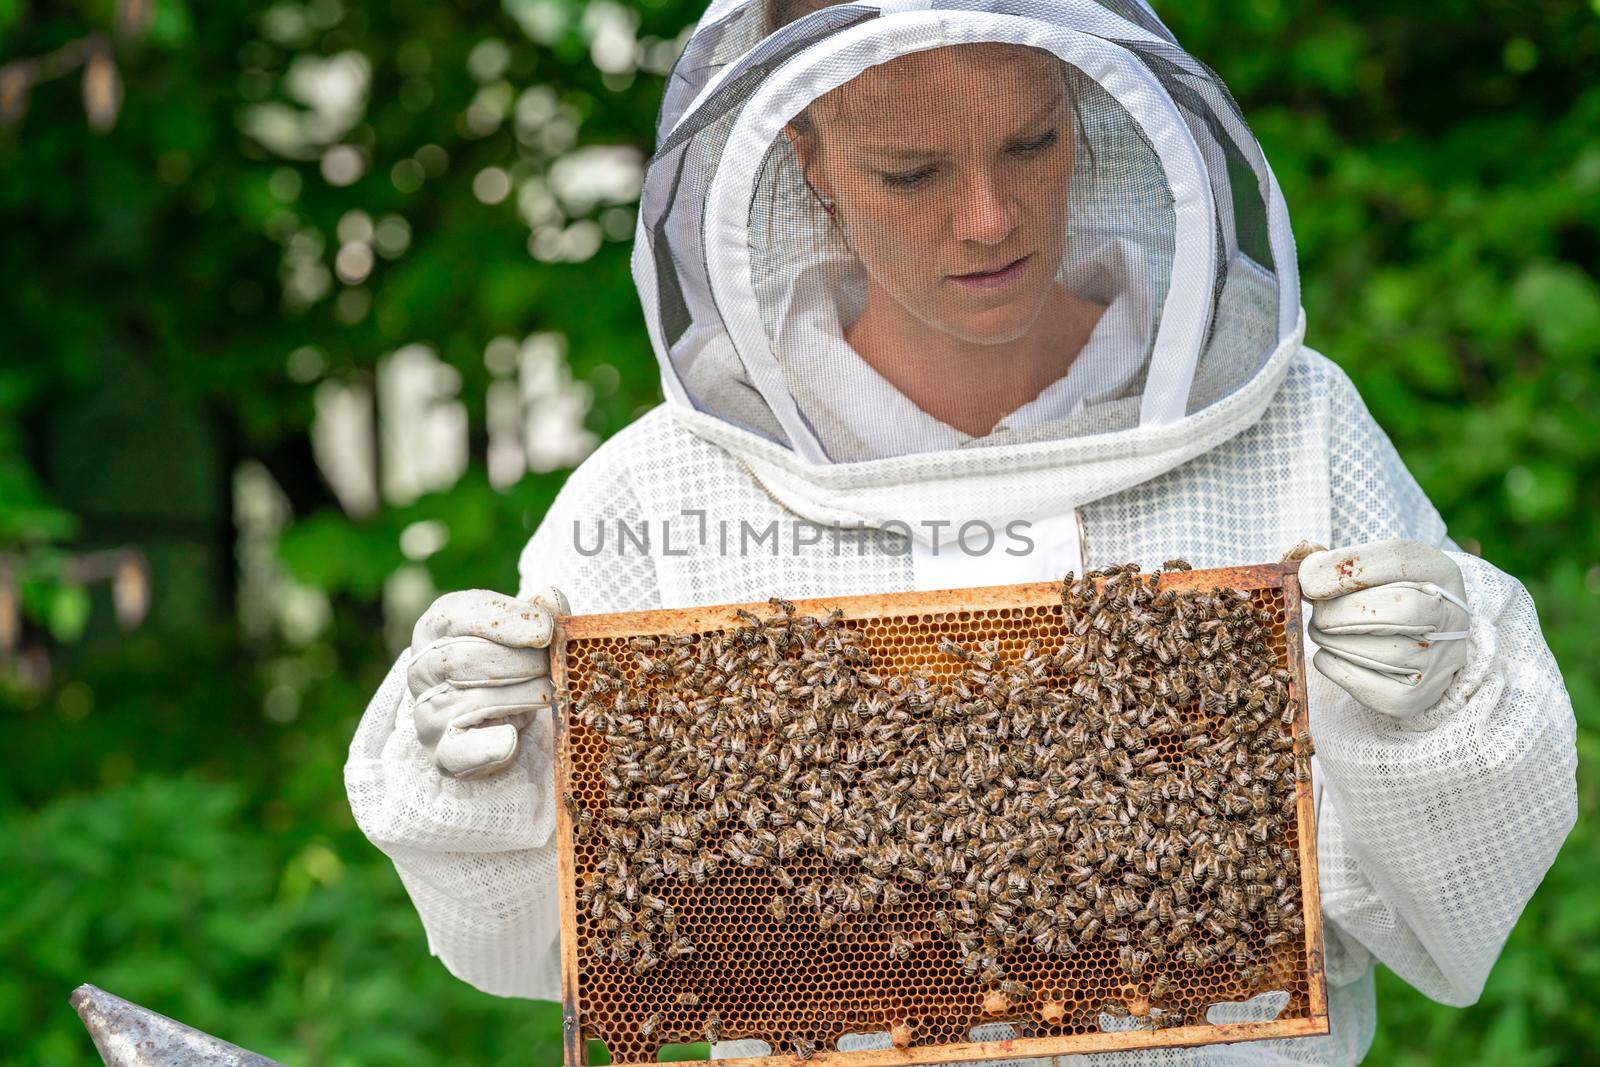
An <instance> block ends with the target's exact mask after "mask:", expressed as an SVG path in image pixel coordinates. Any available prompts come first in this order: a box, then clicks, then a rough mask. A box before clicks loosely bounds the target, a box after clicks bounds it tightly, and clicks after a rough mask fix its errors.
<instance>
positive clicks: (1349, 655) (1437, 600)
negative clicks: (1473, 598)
mask: <svg viewBox="0 0 1600 1067" xmlns="http://www.w3.org/2000/svg"><path fill="white" fill-rule="evenodd" d="M1300 591H1301V593H1302V594H1304V596H1305V598H1306V599H1307V600H1309V601H1311V602H1312V603H1311V639H1312V640H1313V641H1315V642H1316V644H1317V648H1318V652H1317V654H1316V657H1315V659H1314V660H1313V662H1314V663H1315V664H1316V668H1317V670H1319V671H1321V672H1322V673H1323V674H1324V675H1326V676H1327V677H1328V678H1329V679H1331V680H1332V681H1333V682H1334V683H1335V684H1337V685H1339V686H1340V687H1341V688H1343V689H1344V690H1345V691H1346V692H1347V693H1349V694H1350V695H1351V696H1353V697H1355V698H1356V700H1357V701H1358V702H1359V703H1361V704H1362V705H1364V706H1365V707H1368V708H1371V709H1372V710H1374V711H1381V712H1383V713H1384V714H1386V715H1392V716H1394V717H1395V718H1397V719H1409V718H1411V717H1412V716H1413V715H1416V714H1417V713H1419V712H1422V711H1425V710H1427V709H1428V708H1431V707H1432V706H1433V705H1434V704H1435V703H1437V702H1438V700H1439V697H1440V695H1441V694H1442V693H1443V692H1444V691H1445V689H1446V687H1448V686H1449V684H1450V682H1451V681H1452V680H1453V679H1454V678H1455V676H1456V673H1457V672H1458V671H1460V670H1461V668H1462V666H1463V665H1464V664H1465V663H1466V662H1467V659H1468V657H1469V656H1470V655H1471V653H1472V648H1471V644H1472V643H1471V641H1470V640H1469V639H1468V631H1469V629H1470V627H1471V622H1472V618H1471V615H1470V614H1469V611H1468V608H1467V598H1466V586H1465V584H1464V583H1463V582H1462V579H1461V568H1459V567H1457V566H1456V565H1455V562H1454V561H1453V560H1451V559H1450V557H1449V556H1446V555H1445V554H1444V553H1443V552H1441V551H1439V550H1438V549H1437V548H1434V547H1433V546H1432V545H1429V544H1424V543H1423V542H1421V541H1373V542H1371V543H1369V544H1364V545H1356V546H1354V547H1352V548H1338V549H1333V550H1331V551H1324V552H1315V553H1313V554H1311V555H1309V556H1307V557H1306V558H1305V559H1304V560H1303V561H1302V562H1301V564H1300Z"/></svg>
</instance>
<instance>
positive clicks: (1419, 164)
mask: <svg viewBox="0 0 1600 1067" xmlns="http://www.w3.org/2000/svg"><path fill="white" fill-rule="evenodd" d="M1158 8H1159V10H1160V11H1161V13H1162V15H1163V16H1164V17H1165V18H1166V19H1167V21H1168V22H1169V24H1170V25H1171V26H1172V28H1173V29H1174V30H1175V31H1176V32H1177V34H1178V36H1179V38H1180V39H1181V40H1183V41H1184V42H1185V43H1186V44H1187V46H1188V47H1189V48H1190V49H1191V50H1192V51H1193V52H1195V53H1196V54H1198V55H1199V56H1201V57H1202V58H1205V59H1206V60H1207V61H1208V62H1210V63H1211V64H1212V65H1213V66H1214V67H1216V68H1217V69H1218V70H1219V71H1220V72H1221V74H1222V75H1223V77H1224V78H1225V79H1226V80H1227V82H1228V83H1229V84H1230V86H1231V87H1232V88H1233V90H1234V92H1235V94H1236V95H1237V96H1238V98H1239V99H1240V101H1241V103H1242V105H1243V107H1244V109H1245V112H1246V114H1247V115H1248V116H1249V118H1250V120H1251V121H1252V123H1253V124H1254V126H1255V129H1256V130H1257V133H1258V135H1259V136H1260V138H1261V140H1262V141H1263V143H1264V144H1265V146H1266V149H1267V153H1268V156H1269V158H1270V159H1271V160H1272V161H1273V164H1274V166H1275V168H1276V170H1277V173H1278V176H1279V178H1280V179H1281V182H1282V185H1283V189H1284V192H1285V194H1286V196H1287V198H1288V202H1289V205H1290V211H1291V214H1292V217H1293V219H1294V226H1295V232H1296V235H1297V238H1298V242H1299V252H1300V263H1301V270H1302V274H1303V276H1304V279H1305V303H1306V307H1307V311H1308V316H1309V323H1310V327H1309V338H1308V339H1309V342H1310V343H1311V344H1312V345H1314V346H1315V347H1316V348H1318V349H1320V350H1322V351H1324V352H1326V353H1327V354H1329V355H1330V356H1332V358H1334V359H1335V360H1337V361H1338V362H1339V363H1340V364H1341V365H1343V366H1344V367H1345V368H1347V369H1348V370H1349V372H1350V373H1351V374H1352V375H1353V377H1354V378H1355V380H1356V382H1357V383H1358V384H1359V386H1360V388H1361V390H1362V393H1363V394H1364V395H1365V397H1366V400H1367V403H1368V404H1369V405H1370V407H1371V409H1372V411H1373V412H1374V414H1375V415H1376V417H1377V419H1378V421H1379V422H1380V423H1381V424H1382V425H1383V426H1384V428H1385V429H1386V430H1387V431H1388V432H1389V433H1390V435H1391V436H1392V437H1393V438H1394V440H1395V442H1396V443H1397V445H1398V446H1399V448H1400V451H1401V452H1402V454H1403V455H1404V456H1405V459H1406V461H1407V463H1408V464H1409V465H1410V467H1411V469H1412V470H1413V471H1414V472H1415V474H1416V475H1417V477H1418V478H1419V479H1420V481H1421V482H1422V484H1423V485H1424V487H1425V488H1426V489H1427V491H1428V492H1429V493H1430V494H1431V496H1432V498H1433V500H1434V501H1435V502H1436V503H1437V505H1438V507H1439V508H1440V510H1441V511H1442V512H1443V514H1444V515H1445V517H1446V518H1447V520H1448V521H1449V524H1450V527H1451V531H1452V533H1453V534H1454V536H1455V537H1456V539H1457V540H1458V541H1459V542H1461V543H1462V544H1463V545H1464V546H1467V547H1469V548H1470V550H1472V551H1474V552H1481V553H1482V554H1483V555H1484V556H1486V557H1488V558H1489V559H1491V560H1493V561H1494V562H1495V563H1497V564H1498V565H1499V566H1501V567H1503V568H1504V569H1506V570H1509V571H1511V572H1512V573H1514V574H1516V575H1518V576H1520V577H1521V578H1522V579H1523V580H1524V581H1525V582H1526V583H1527V584H1528V586H1529V587H1530V589H1531V590H1532V592H1533V595H1534V597H1535V600H1536V601H1537V603H1538V605H1539V608H1540V614H1541V618H1542V620H1543V623H1544V627H1545V633H1546V635H1547V637H1548V638H1549V641H1550V644H1551V646H1552V647H1553V648H1554V649H1555V653H1556V656H1557V658H1558V660H1559V661H1560V663H1561V665H1562V667H1563V670H1564V672H1565V675H1566V680H1567V685H1568V687H1569V689H1570V690H1571V693H1572V696H1573V701H1574V704H1575V705H1576V708H1577V715H1578V721H1579V727H1580V733H1579V745H1580V748H1581V753H1582V756H1583V757H1584V761H1583V765H1582V769H1581V771H1580V787H1581V804H1582V817H1581V819H1580V822H1579V825H1578V828H1577V830H1576V831H1575V832H1574V834H1573V836H1572V838H1571V839H1570V840H1569V841H1568V842H1567V845H1566V848H1565V850H1564V851H1563V852H1562V854H1561V857H1560V859H1559V861H1558V862H1557V864H1556V867H1555V869H1554V870H1553V871H1552V873H1551V874H1550V876H1549V878H1548V879H1547V880H1546V882H1545V884H1544V886H1543V888H1542V889H1541V890H1540V892H1539V894H1538V895H1537V896H1536V897H1535V898H1534V901H1533V903H1532V905H1531V906H1530V907H1529V908H1528V910H1527V912H1526V913H1525V914H1524V915H1523V917H1522V920H1521V922H1520V923H1519V924H1518V926H1517V929H1516V931H1515V933H1514V935H1513V936H1512V938H1511V942H1510V944H1509V945H1508V946H1507V948H1506V950H1505V953H1504V956H1503V957H1502V959H1501V960H1500V963H1499V965H1498V967H1497V968H1496V970H1495V972H1494V974H1493V976H1492V978H1491V979H1490V981H1489V985H1488V988H1487V990H1486V991H1485V993H1484V995H1483V998H1482V999H1481V1001H1480V1002H1479V1003H1477V1004H1475V1005H1473V1006H1472V1007H1470V1008H1466V1009H1453V1008H1445V1007H1442V1006H1439V1005H1436V1004H1432V1003H1430V1002H1428V1001H1426V1000H1424V999H1423V998H1422V997H1420V996H1419V995H1418V994H1416V993H1415V992H1413V991H1412V990H1410V989H1409V988H1408V987H1406V986H1405V985H1404V984H1403V983H1401V982H1400V981H1398V980H1397V979H1395V978H1394V977H1393V976H1392V975H1389V974H1387V973H1384V974H1383V975H1381V979H1380V985H1379V1000H1380V1025H1379V1033H1378V1039H1377V1044H1376V1046H1375V1047H1374V1050H1373V1053H1372V1057H1371V1062H1374V1063H1384V1064H1390V1063H1393V1064H1452V1065H1455V1064H1472V1063H1482V1064H1495V1065H1542V1064H1568V1063H1576V1062H1583V1061H1588V1062H1593V1056H1594V1054H1595V1053H1594V1048H1595V1044H1596V1039H1597V1037H1600V1018H1597V1009H1600V997H1597V996H1596V994H1595V989H1596V987H1597V985H1600V893H1597V892H1596V885H1597V884H1600V855H1597V852H1596V826H1595V816H1596V812H1597V803H1596V799H1597V798H1596V779H1595V777H1594V774H1593V771H1592V768H1593V767H1594V766H1595V761H1594V759H1593V757H1594V755H1595V751H1596V746H1597V741H1600V738H1597V733H1596V730H1597V726H1600V631H1597V628H1596V625H1595V619H1596V618H1597V608H1600V507H1597V504H1600V433H1597V427H1600V282H1597V275H1600V0H1584V2H1572V0H1517V2H1514V3H1513V2H1509V0H1473V2H1468V0H1432V2H1430V3H1428V4H1394V3H1391V2H1378V0H1340V2H1328V0H1231V2H1221V0H1186V2H1184V3H1181V4H1180V3H1178V2H1176V0H1168V2H1162V3H1160V4H1158ZM700 10H701V7H700V5H699V4H698V3H690V2H684V0H630V2H628V3H620V2H617V0H589V2H584V0H500V2H494V0H388V2H386V3H382V4H377V3H371V4H356V3H350V2H348V0H310V2H306V3H301V2H298V0H282V2H278V3H273V4H263V3H257V2H249V0H208V2H206V3H203V4H202V3H199V2H196V0H92V2H78V3H70V2H69V3H50V2H45V0H0V731H3V733H0V737H3V751H4V753H5V757H4V766H5V769H4V772H3V773H0V960H3V961H4V963H3V964H0V1059H4V1061H5V1062H7V1063H21V1064H51V1065H73V1064H91V1063H98V1060H97V1059H96V1058H95V1056H94V1053H93V1050H92V1048H91V1047H90V1044H89V1042H88V1040H87V1038H86V1037H85V1035H84V1033H83V1031H82V1029H81V1028H80V1026H79V1024H78V1022H77V1019H76V1017H75V1016H74V1015H73V1014H72V1012H71V1010H70V1009H69V1007H68V1005H67V994H68V993H69V991H70V990H71V989H72V988H73V987H74V986H76V985H77V984H79V983H80V982H85V981H92V982H94V983H97V984H99V985H101V986H104V987H106V988H108V989H110V990H112V991H113V992H116V993H118V994H120V995H122V996H125V997H128V998H130V999H132V1000H135V1001H138V1002H140V1003H143V1004H145V1005H148V1006H150V1007H152V1008H155V1009H157V1010H160V1011H162V1012H165V1013H167V1014H169V1015H172V1016H175V1017H177V1018H179V1019H182V1020H184V1021H186V1022H189V1023H191V1024H193V1025H195V1026H198V1027H200V1028H202V1029H205V1030H208V1031H210V1032H212V1033H215V1034H218V1035H219V1036H222V1037H225V1038H227V1039H229V1040H231V1041H234V1042H237V1043H239V1044H242V1045H244V1046H246V1047H248V1048H251V1049H254V1050H257V1051H259V1052H261V1053H263V1054H266V1055H269V1056H271V1057H274V1058H276V1059H280V1060H283V1061H286V1062H291V1063H295V1064H307V1065H330V1067H331V1065H340V1067H343V1065H373V1064H408V1065H417V1067H427V1065H435V1064H440V1065H442V1064H450V1065H454V1067H464V1065H491V1064H492V1065H508V1067H509V1065H524V1064H532V1065H542V1064H554V1063H557V1062H558V1038H559V1033H558V1024H557V1015H556V1011H555V1006H554V1005H553V1004H550V1003H541V1002H532V1001H517V1000H507V999H500V998H495V997H491V996H488V995H486V994H482V993H479V992H477V991H476V990H474V989H472V988H471V987H469V986H467V985H465V984H464V983H461V982H459V981H457V980H455V979H454V978H452V977H451V976H450V975H449V974H448V973H447V972H446V971H445V969H444V968H443V966H442V965H441V964H440V963H439V962H438V961H437V960H435V959H433V958H431V957H430V956H429V955H428V952H427V947H426V941H425V939H424V935H423V932H422V929H421V926H420V924H419V921H418V919H417V917H416V914H415V912H414V911H413V910H412V908H411V905H410V903H409V902H408V900H407V898H406V896H405V894H404V891H403V890H402V888H401V886H400V883H399V881H398V879H397V878H396V876H395V874H394V872H393V869H392V868H391V866H390V865H389V862H388V860H387V859H385V858H384V857H383V855H382V854H380V853H379V852H378V851H377V850H376V849H374V848H373V847H372V846H371V845H369V844H368V843H367V842H366V840H365V839H364V838H363V837H362V836H361V834H360V833H359V831H358V830H357V829H356V828H355V826H354V824H353V822H352V820H351V817H350V813H349V809H348V807H347V806H346V802H345V795H344V791H343V785H342V780H341V766H342V763H343V760H344V757H345V752H346V748H347V746H348V743H349V739H350V736H351V734H352V732H353V729H354V726H355V723H356V720H357V717H358V716H359V714H360V712H361V710H362V708H363V707H364V705H365V703H366V700H367V698H368V696H369V694H370V693H371V692H372V691H373V690H374V688H375V687H376V685H377V682H378V680H379V678H380V677H381V675H382V673H383V671H384V670H385V668H386V667H387V665H388V663H389V662H390V661H391V657H392V655H393V654H394V652H395V650H396V648H397V647H398V644H399V642H401V641H403V640H404V638H405V636H406V634H407V632H408V629H409V626H410V623H411V621H412V619H414V618H415V616H416V615H417V614H418V613H419V612H420V611H421V609H422V608H423V606H425V605H426V604H427V603H428V602H429V601H430V600H431V599H432V597H433V596H434V595H435V593H436V592H438V591H444V590H450V589H456V588H461V587H471V586H484V587H493V588H500V589H505V590H511V589H513V588H514V586H515V569H514V564H515V558H516V553H517V552H518V550H519V548H520V547H521V545H522V544H523V542H524V540H525V539H526V537H527V536H528V534H529V532H530V531H531V530H532V529H533V528H534V527H535V525H536V524H537V523H538V522H539V520H540V517H541V515H542V514H543V511H544V509H545V507H546V506H547V504H548V502H549V501H550V500H551V498H552V497H553V495H554V493H555V492H556V490H557V489H558V488H559V486H560V485H561V482H562V479H563V478H564V476H565V474H566V472H567V471H568V470H570V469H571V467H572V466H573V465H575V464H576V463H578V462H579V461H581V459H582V457H583V456H584V455H585V454H586V453H587V452H588V451H589V450H590V449H592V447H593V446H594V444H595V443H597V442H598V441H599V440H601V439H603V438H604V437H605V436H606V435H608V434H610V433H612V432H614V431H616V430H617V429H618V428H619V427H621V426H623V425H625V424H627V423H628V422H629V421H630V420H632V419H633V418H634V417H636V416H637V415H638V414H639V413H640V412H641V411H643V410H645V409H646V408H648V407H649V406H650V405H652V404H654V403H656V402H657V401H658V400H659V392H658V388H659V386H658V379H657V376H656V371H655V365H654V361H653V358H652V356H651V353H650V349H649V345H648V342H647V340H646V336H645V331H644V328H643V322H642V319H641V317H640V315H639V312H638V304H637V300H636V296H635V293H634V290H633V287H632V284H631V281H630V278H629V274H628V269H627V257H628V251H629V246H630V243H631V239H632V227H633V217H634V200H635V197H636V195H637V189H638V181H639V171H640V166H641V164H642V161H643V160H644V158H645V157H646V156H647V154H648V152H649V150H650V147H651V140H652V128H653V122H654V117H655V113H656V108H657V106H658V102H659V99H660V93H661V87H662V77H663V74H664V73H665V71H666V70H667V69H668V68H669V66H670V64H671V62H672V59H673V58H674V57H675V55H676V53H677V50H678V48H679V47H680V46H681V44H682V41H683V38H684V33H685V30H686V28H687V27H688V26H689V25H691V24H692V22H693V20H694V18H696V17H697V16H698V14H699V13H700Z"/></svg>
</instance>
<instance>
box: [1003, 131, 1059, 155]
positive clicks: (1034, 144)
mask: <svg viewBox="0 0 1600 1067" xmlns="http://www.w3.org/2000/svg"><path fill="white" fill-rule="evenodd" d="M1055 143H1056V131H1055V130H1050V131H1049V132H1047V133H1045V134H1042V135H1040V136H1038V137H1035V138H1034V139H1033V140H1031V141H1023V142H1022V143H1021V144H1014V145H1012V146H1011V150H1012V151H1013V152H1022V153H1029V152H1040V151H1043V150H1044V149H1046V148H1049V147H1050V146H1051V145H1053V144H1055Z"/></svg>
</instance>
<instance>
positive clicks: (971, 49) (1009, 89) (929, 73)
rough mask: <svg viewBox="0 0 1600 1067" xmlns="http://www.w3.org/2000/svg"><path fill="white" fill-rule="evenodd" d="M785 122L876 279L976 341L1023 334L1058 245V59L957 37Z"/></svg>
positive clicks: (911, 307)
mask: <svg viewBox="0 0 1600 1067" xmlns="http://www.w3.org/2000/svg"><path fill="white" fill-rule="evenodd" d="M808 114H809V116H810V118H811V129H809V130H807V131H805V132H801V131H799V130H797V129H795V128H794V127H792V126H791V127H790V128H789V129H788V132H789V135H790V138H791V141H792V143H793V144H794V146H795V149H796V151H797V153H798V154H799V156H800V159H801V161H802V163H803V164H804V166H805V169H806V176H807V179H808V180H809V181H810V182H811V184H812V186H813V187H815V188H816V190H817V191H818V192H819V193H821V194H822V195H823V196H826V197H829V198H831V199H832V200H833V201H834V205H835V206H834V217H835V218H836V219H837V220H838V221H839V223H840V224H841V226H842V227H843V228H844V232H845V234H846V236H847V237H848V239H849V242H850V246H851V248H852V249H853V250H854V251H855V253H856V255H857V256H858V257H859V258H860V259H861V262H862V264H863V266H864V267H865V268H866V270H867V273H868V274H869V275H870V276H871V278H872V280H873V282H874V283H875V284H876V285H877V286H878V287H879V288H881V289H882V290H884V291H885V293H886V294H887V295H888V296H890V297H892V298H893V300H894V301H895V302H896V303H897V304H899V305H900V306H901V307H902V308H904V309H905V311H907V312H908V313H910V314H911V315H913V316H914V317H915V318H917V319H918V320H920V321H922V322H923V323H925V324H927V325H929V326H933V327H936V328H938V329H940V330H943V331H945V332H947V333H950V334H953V335H955V336H957V337H960V338H962V339H964V340H968V341H971V342H975V343H979V344H998V343H1001V342H1005V341H1010V340H1014V339H1015V338H1017V337H1020V336H1021V335H1022V334H1024V333H1026V332H1027V330H1028V328H1029V327H1030V326H1032V325H1033V322H1034V320H1035V319H1036V318H1037V317H1038V315H1039V312H1040V309H1041V308H1042V306H1043V304H1044V301H1045V299H1046V297H1047V296H1048V294H1049V293H1050V290H1051V287H1052V285H1053V284H1054V280H1055V273H1056V269H1057V267H1058V265H1059V264H1060V262H1061V256H1062V252H1063V244H1064V242H1065V240H1066V234H1065V229H1066V210H1067V189H1068V184H1069V182H1070V180H1071V175H1072V165H1073V132H1074V127H1073V113H1072V106H1071V102H1070V98H1069V96H1068V93H1067V88H1066V84H1065V81H1064V78H1063V71H1062V67H1061V64H1060V63H1059V62H1058V61H1057V60H1056V59H1054V58H1053V57H1051V56H1049V55H1047V54H1044V53H1041V52H1038V51H1035V50H1032V49H1028V48H1022V47H1018V46H1009V45H954V46H949V47H944V48H938V49H932V50H929V51H923V52H914V53H911V54H909V55H904V56H900V57H897V58H896V59H894V60H891V61H889V62H887V63H884V64H882V65H880V66H877V67H873V68H871V69H869V70H867V71H864V72H863V73H862V74H860V75H859V76H858V77H856V78H854V79H853V80H851V81H849V82H847V83H845V84H844V85H841V86H840V87H839V88H837V89H835V90H833V91H832V92H831V93H829V94H827V95H826V96H824V97H823V98H821V99H820V100H819V101H818V102H817V103H816V104H815V105H813V106H812V107H811V108H810V109H809V111H808Z"/></svg>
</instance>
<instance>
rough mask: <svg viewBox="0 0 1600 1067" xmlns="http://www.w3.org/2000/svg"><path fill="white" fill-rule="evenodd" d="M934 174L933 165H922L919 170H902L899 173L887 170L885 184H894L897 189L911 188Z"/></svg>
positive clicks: (884, 178)
mask: <svg viewBox="0 0 1600 1067" xmlns="http://www.w3.org/2000/svg"><path fill="white" fill-rule="evenodd" d="M932 174H933V168H932V167H921V168H919V169H917V170H908V171H902V172H901V173H898V174H895V173H889V172H885V173H884V175H883V184H885V185H892V186H894V187H895V188H897V189H909V188H911V187H913V186H917V185H921V184H922V183H923V182H924V181H926V180H927V179H928V178H929V177H930V176H932Z"/></svg>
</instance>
